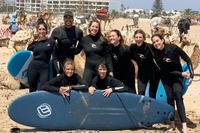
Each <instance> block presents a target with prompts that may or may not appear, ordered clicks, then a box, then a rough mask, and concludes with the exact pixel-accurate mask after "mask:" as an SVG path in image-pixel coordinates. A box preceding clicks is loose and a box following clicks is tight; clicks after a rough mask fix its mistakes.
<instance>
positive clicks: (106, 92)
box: [101, 88, 113, 97]
mask: <svg viewBox="0 0 200 133" xmlns="http://www.w3.org/2000/svg"><path fill="white" fill-rule="evenodd" d="M101 92H102V93H103V96H104V97H109V96H110V94H111V93H112V92H113V90H112V88H108V89H105V90H102V91H101Z"/></svg>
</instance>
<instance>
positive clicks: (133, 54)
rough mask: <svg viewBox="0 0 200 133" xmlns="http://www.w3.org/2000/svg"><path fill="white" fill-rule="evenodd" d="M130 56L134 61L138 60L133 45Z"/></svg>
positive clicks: (132, 45)
mask: <svg viewBox="0 0 200 133" xmlns="http://www.w3.org/2000/svg"><path fill="white" fill-rule="evenodd" d="M130 56H131V59H132V60H135V59H136V56H135V52H134V44H133V43H132V44H131V45H130Z"/></svg>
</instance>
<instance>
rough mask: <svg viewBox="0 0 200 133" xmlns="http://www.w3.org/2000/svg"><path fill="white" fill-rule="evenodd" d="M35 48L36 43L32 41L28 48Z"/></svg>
mask: <svg viewBox="0 0 200 133" xmlns="http://www.w3.org/2000/svg"><path fill="white" fill-rule="evenodd" d="M34 48H35V43H34V42H32V43H31V44H29V45H28V47H27V50H30V51H33V50H34Z"/></svg>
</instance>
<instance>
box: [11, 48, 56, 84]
mask: <svg viewBox="0 0 200 133" xmlns="http://www.w3.org/2000/svg"><path fill="white" fill-rule="evenodd" d="M32 60H33V52H32V51H29V50H20V51H18V52H16V53H14V54H13V55H12V56H11V58H10V59H9V61H8V65H7V69H8V72H9V73H10V74H11V76H13V77H14V78H15V79H17V80H19V81H20V82H21V83H22V84H24V85H26V86H29V85H28V77H27V72H28V67H29V65H30V63H31V61H32ZM49 64H50V79H52V78H53V72H52V71H53V70H52V60H50V61H49Z"/></svg>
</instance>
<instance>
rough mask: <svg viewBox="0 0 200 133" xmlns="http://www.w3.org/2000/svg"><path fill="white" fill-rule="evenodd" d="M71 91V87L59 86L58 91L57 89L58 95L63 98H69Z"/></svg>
mask: <svg viewBox="0 0 200 133" xmlns="http://www.w3.org/2000/svg"><path fill="white" fill-rule="evenodd" d="M70 90H71V87H70V86H61V87H60V89H59V93H60V94H61V95H62V96H63V97H65V96H70V95H69V92H70Z"/></svg>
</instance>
